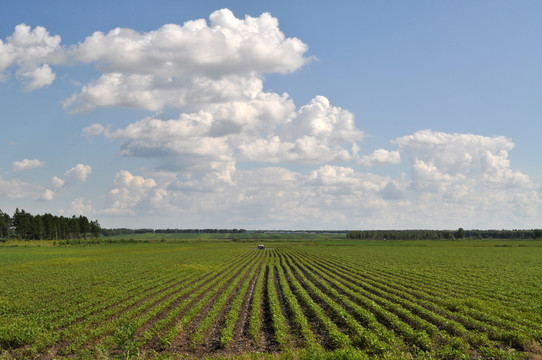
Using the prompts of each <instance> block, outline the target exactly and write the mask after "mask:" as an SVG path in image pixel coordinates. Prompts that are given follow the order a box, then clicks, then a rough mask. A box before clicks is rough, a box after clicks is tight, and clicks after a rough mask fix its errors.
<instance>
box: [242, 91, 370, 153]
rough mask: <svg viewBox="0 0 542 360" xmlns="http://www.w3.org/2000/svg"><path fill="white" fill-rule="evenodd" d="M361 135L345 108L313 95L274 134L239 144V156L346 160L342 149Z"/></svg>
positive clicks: (350, 114)
mask: <svg viewBox="0 0 542 360" xmlns="http://www.w3.org/2000/svg"><path fill="white" fill-rule="evenodd" d="M363 137H364V134H363V132H362V131H360V130H358V129H357V128H356V127H355V124H354V116H353V115H352V113H350V112H349V111H347V110H343V109H341V108H340V107H336V106H331V104H330V103H329V100H328V99H327V98H325V97H324V96H316V97H315V98H313V99H312V100H311V101H310V102H309V103H308V104H306V105H304V106H302V107H301V108H300V109H299V110H298V111H297V112H296V113H295V114H292V115H291V116H289V118H288V119H287V121H286V122H285V123H284V125H282V126H281V127H280V128H279V129H278V130H277V132H276V133H275V134H270V135H269V136H267V137H266V138H256V139H253V140H252V141H250V140H251V139H249V141H245V142H244V143H243V144H241V145H240V146H239V150H240V151H241V154H242V158H243V159H244V160H248V161H259V162H271V163H280V162H300V163H324V162H333V161H349V160H351V158H352V157H353V155H355V154H354V151H353V152H352V153H351V152H350V151H349V150H348V149H346V148H344V145H345V144H351V143H355V141H359V140H361V139H362V138H363Z"/></svg>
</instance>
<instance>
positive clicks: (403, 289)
mask: <svg viewBox="0 0 542 360" xmlns="http://www.w3.org/2000/svg"><path fill="white" fill-rule="evenodd" d="M236 240H237V241H232V240H231V239H222V240H220V241H217V240H212V239H205V240H204V241H194V240H190V239H183V241H182V242H180V241H174V240H168V241H162V242H160V241H158V242H156V241H153V242H149V243H138V242H132V243H113V244H95V245H91V246H80V245H78V246H48V245H51V244H49V243H43V244H41V245H42V246H3V247H0V264H1V265H2V266H1V267H0V284H1V285H0V349H1V350H0V359H10V358H16V359H19V358H40V359H53V358H89V359H94V358H102V359H107V358H123V359H127V358H147V359H153V358H186V357H189V358H205V357H209V358H218V357H246V358H250V357H256V358H260V357H270V358H281V357H282V358H307V359H308V358H315V357H317V356H322V357H323V356H326V357H329V358H345V359H346V358H362V359H363V358H388V359H395V358H427V359H429V358H436V359H442V358H444V359H461V358H465V359H471V358H474V359H476V358H479V359H482V358H484V359H485V358H496V359H523V358H527V359H540V358H542V330H541V329H542V285H541V284H542V242H540V241H514V240H506V241H497V240H470V241H465V240H456V241H368V240H363V241H359V240H358V241H353V240H351V241H348V240H344V238H343V239H342V240H341V239H339V238H338V237H337V238H334V239H325V238H322V237H319V238H315V240H310V238H307V237H303V238H298V239H296V240H295V241H287V237H284V238H282V239H275V240H276V242H272V241H273V239H266V242H265V245H266V249H265V250H258V249H257V244H258V242H259V241H260V240H261V239H256V240H254V241H251V240H250V238H248V236H247V237H246V238H243V239H240V240H242V241H239V239H236ZM279 240H280V241H279ZM17 245H21V244H17Z"/></svg>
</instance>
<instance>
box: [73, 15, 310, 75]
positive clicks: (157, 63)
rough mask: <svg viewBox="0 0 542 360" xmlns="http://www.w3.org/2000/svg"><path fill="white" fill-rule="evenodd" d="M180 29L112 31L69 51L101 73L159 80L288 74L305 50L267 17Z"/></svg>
mask: <svg viewBox="0 0 542 360" xmlns="http://www.w3.org/2000/svg"><path fill="white" fill-rule="evenodd" d="M209 19H210V24H207V22H206V21H205V20H204V19H199V20H193V21H188V22H186V23H185V24H184V25H182V26H181V25H176V24H167V25H164V26H162V27H161V28H160V29H158V30H155V31H150V32H147V33H143V34H141V33H138V32H136V31H134V30H132V29H125V28H124V29H123V28H116V29H113V30H111V31H110V32H109V33H108V34H104V33H102V32H95V33H94V34H93V35H92V36H89V37H87V38H86V39H85V41H84V42H83V43H80V44H79V45H78V46H76V47H75V48H74V49H73V50H72V56H73V57H75V58H77V59H78V60H80V61H83V62H89V63H101V64H103V65H102V68H103V69H104V70H105V71H106V72H110V73H113V72H123V73H138V74H151V75H157V76H159V77H170V76H175V77H193V76H205V77H212V78H219V77H222V76H223V75H225V74H243V75H245V74H250V73H262V72H279V73H287V72H291V71H295V70H297V69H298V68H300V67H301V66H302V65H303V64H304V63H305V62H306V61H307V59H306V58H304V57H303V55H304V53H305V52H306V51H307V45H305V44H304V43H303V42H302V41H301V40H299V39H296V38H286V37H285V36H284V34H283V33H282V32H281V31H280V30H279V28H278V21H277V19H276V18H273V17H272V16H271V15H270V14H268V13H263V14H262V15H260V16H259V17H251V16H246V17H245V19H237V18H236V17H235V16H234V15H233V13H232V12H231V11H230V10H228V9H222V10H217V11H215V12H213V13H212V14H211V15H210V17H209Z"/></svg>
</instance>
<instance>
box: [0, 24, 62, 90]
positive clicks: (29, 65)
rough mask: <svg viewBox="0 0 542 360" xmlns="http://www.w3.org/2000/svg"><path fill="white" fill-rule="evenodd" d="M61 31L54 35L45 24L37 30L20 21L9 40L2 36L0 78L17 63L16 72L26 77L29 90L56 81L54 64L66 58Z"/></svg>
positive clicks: (0, 44) (17, 74) (19, 75)
mask: <svg viewBox="0 0 542 360" xmlns="http://www.w3.org/2000/svg"><path fill="white" fill-rule="evenodd" d="M60 41H61V38H60V36H59V35H54V36H51V35H49V32H48V31H47V30H46V29H45V28H44V27H41V26H37V27H35V28H34V29H33V30H32V29H31V27H30V26H28V25H25V24H20V25H17V26H16V27H15V31H14V32H13V35H11V36H9V37H8V38H7V39H6V41H5V42H3V41H2V40H1V39H0V80H2V79H3V78H5V77H6V74H5V73H4V72H5V71H6V69H8V68H9V67H12V66H14V67H16V68H17V70H16V72H15V75H16V76H17V77H20V78H23V79H25V82H26V90H28V91H32V90H36V89H39V88H41V87H44V86H48V85H50V84H52V82H53V81H54V79H55V77H56V75H55V74H54V73H53V71H52V69H51V66H50V64H59V63H62V62H64V50H63V49H62V47H61V46H60Z"/></svg>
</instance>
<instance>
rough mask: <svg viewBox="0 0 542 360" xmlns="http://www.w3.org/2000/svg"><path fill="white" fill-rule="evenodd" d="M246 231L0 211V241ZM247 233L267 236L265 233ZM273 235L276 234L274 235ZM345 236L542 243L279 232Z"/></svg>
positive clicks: (536, 235) (480, 235) (497, 233)
mask: <svg viewBox="0 0 542 360" xmlns="http://www.w3.org/2000/svg"><path fill="white" fill-rule="evenodd" d="M246 232H247V230H245V229H212V228H208V229H195V228H192V229H150V228H141V229H128V228H117V229H105V228H101V226H100V224H99V223H98V221H97V220H94V221H90V220H89V219H88V218H87V217H86V216H82V215H81V216H78V217H77V216H75V215H73V216H71V217H65V216H56V215H51V214H44V215H32V214H30V213H28V212H26V211H24V210H19V209H16V210H15V213H14V214H13V216H10V215H9V214H7V213H5V212H3V211H2V210H0V239H9V238H16V239H21V240H69V239H82V238H87V237H89V236H91V237H95V238H97V237H99V236H100V235H101V236H106V237H107V236H119V235H131V234H149V233H154V234H180V233H192V234H193V233H200V234H239V233H246ZM250 232H255V233H258V232H266V231H264V230H259V231H250ZM273 232H276V231H273ZM300 232H301V233H345V234H346V238H347V239H352V240H370V239H372V240H454V239H542V229H532V230H464V229H463V228H459V229H458V230H456V231H452V230H355V231H331V232H330V231H314V230H304V231H286V230H285V231H280V233H300Z"/></svg>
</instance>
